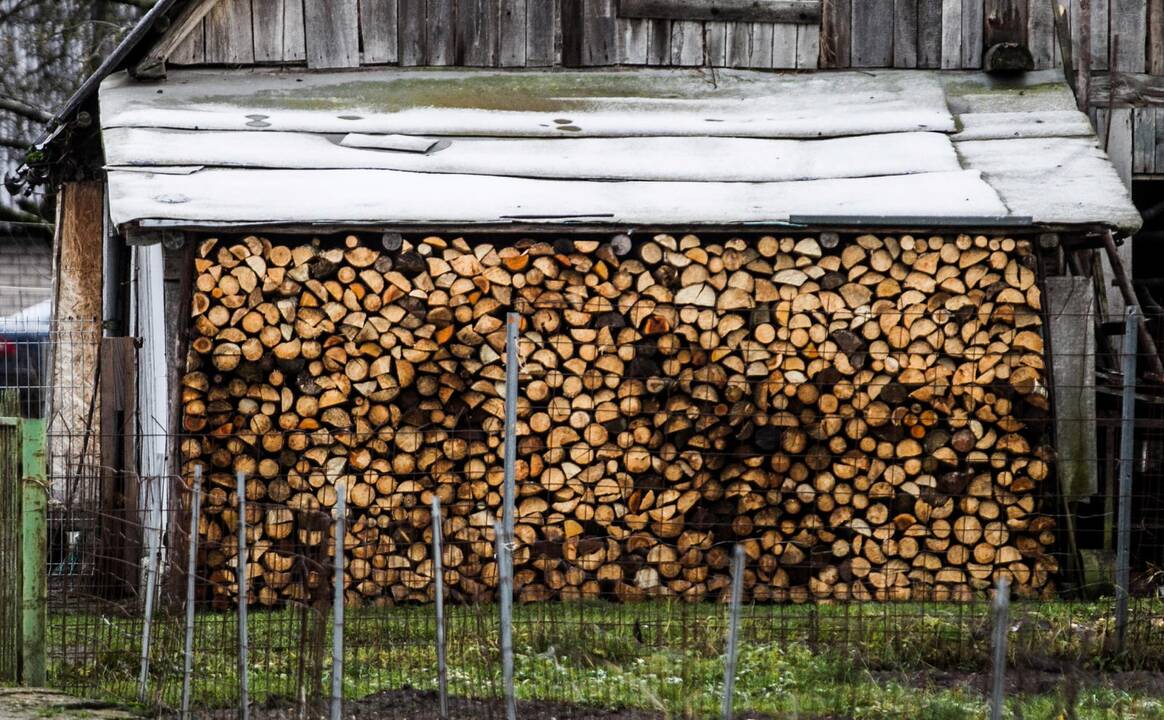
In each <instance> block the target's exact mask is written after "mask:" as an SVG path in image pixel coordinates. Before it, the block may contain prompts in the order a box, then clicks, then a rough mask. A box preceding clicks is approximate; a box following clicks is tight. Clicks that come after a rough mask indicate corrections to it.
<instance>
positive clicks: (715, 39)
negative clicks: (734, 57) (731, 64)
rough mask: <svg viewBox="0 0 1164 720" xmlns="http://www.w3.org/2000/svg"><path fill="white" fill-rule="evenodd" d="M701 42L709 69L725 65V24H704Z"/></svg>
mask: <svg viewBox="0 0 1164 720" xmlns="http://www.w3.org/2000/svg"><path fill="white" fill-rule="evenodd" d="M703 41H704V43H705V45H706V49H705V53H706V64H707V65H710V66H711V67H724V66H725V65H727V23H724V22H707V23H704V25H703Z"/></svg>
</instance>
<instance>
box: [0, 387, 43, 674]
mask: <svg viewBox="0 0 1164 720" xmlns="http://www.w3.org/2000/svg"><path fill="white" fill-rule="evenodd" d="M18 409H19V401H18V399H17V396H16V393H14V392H11V391H8V392H4V393H2V394H0V683H24V684H26V685H38V686H39V685H43V684H44V682H45V627H46V625H47V607H48V588H47V575H48V557H47V554H48V546H47V543H48V533H47V526H46V515H47V511H48V486H47V484H46V480H45V459H44V448H45V442H44V430H45V427H44V421H43V420H21V419H20V418H19V417H17V411H18Z"/></svg>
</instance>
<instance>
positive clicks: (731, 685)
mask: <svg viewBox="0 0 1164 720" xmlns="http://www.w3.org/2000/svg"><path fill="white" fill-rule="evenodd" d="M743 595H744V546H743V545H736V546H735V548H734V549H733V550H732V594H731V605H730V606H729V611H728V612H729V619H728V638H727V654H726V656H725V657H724V669H723V705H722V706H721V714H722V715H723V720H732V715H733V712H734V711H733V707H732V699H733V696H734V695H735V691H736V659H737V658H738V656H739V632H740V606H741V605H742V604H743Z"/></svg>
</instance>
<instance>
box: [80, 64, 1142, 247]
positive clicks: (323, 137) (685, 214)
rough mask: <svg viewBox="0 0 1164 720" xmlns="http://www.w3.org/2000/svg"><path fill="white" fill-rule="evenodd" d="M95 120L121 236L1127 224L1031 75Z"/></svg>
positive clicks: (534, 82)
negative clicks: (308, 228) (439, 228)
mask: <svg viewBox="0 0 1164 720" xmlns="http://www.w3.org/2000/svg"><path fill="white" fill-rule="evenodd" d="M101 105H102V108H101V109H102V113H101V117H102V124H103V128H104V141H105V146H106V156H107V162H108V164H109V170H110V188H111V198H110V205H111V211H112V214H113V218H114V221H115V222H116V223H118V224H125V223H132V222H136V221H148V220H157V221H165V222H172V223H176V224H188V225H204V226H213V225H232V224H255V225H265V224H290V223H294V224H304V223H306V224H311V223H320V224H367V225H377V224H383V225H395V224H401V225H403V224H422V225H444V224H448V225H477V224H481V225H497V224H506V223H514V222H521V223H523V224H535V223H547V224H560V223H565V222H586V223H587V224H609V225H613V226H625V225H673V224H717V225H733V224H741V225H742V224H765V223H771V224H778V223H782V222H787V221H789V219H790V218H792V217H794V216H816V217H820V216H841V215H843V216H847V217H850V218H851V217H853V216H858V217H867V218H869V223H870V224H876V218H877V217H886V216H894V217H906V216H916V217H926V218H935V219H941V218H975V217H980V218H996V219H1002V220H1006V219H1018V218H1032V219H1033V220H1034V221H1035V222H1036V223H1040V224H1045V225H1051V226H1083V225H1088V226H1095V225H1105V226H1109V227H1113V228H1117V229H1120V230H1123V231H1130V230H1132V229H1134V228H1136V227H1138V225H1139V223H1140V218H1139V214H1138V213H1137V212H1136V209H1135V207H1134V206H1133V205H1132V203H1131V200H1130V198H1129V197H1128V193H1127V191H1126V189H1125V188H1124V185H1123V183H1122V182H1121V181H1120V179H1119V177H1118V176H1117V174H1116V172H1115V170H1114V169H1113V168H1112V167H1111V164H1110V163H1109V162H1108V160H1107V158H1106V156H1105V155H1104V154H1103V152H1102V151H1101V150H1099V147H1098V141H1097V140H1096V138H1095V136H1094V134H1093V133H1092V132H1091V129H1090V125H1089V123H1088V121H1087V118H1086V117H1085V116H1083V115H1082V114H1081V113H1079V112H1077V111H1075V110H1074V109H1073V106H1072V100H1071V94H1070V91H1069V90H1068V89H1067V88H1066V86H1064V85H1062V84H1061V83H1058V82H1053V76H1052V75H1048V74H1040V73H1035V74H1030V75H1028V76H1026V77H1024V78H1022V79H1019V80H1015V81H1011V82H1009V83H1001V82H999V81H997V80H995V79H992V78H989V77H987V76H985V75H982V74H977V73H940V72H929V71H884V72H873V73H869V72H836V73H818V74H812V75H804V74H800V75H781V74H772V73H761V72H750V71H735V70H732V71H719V72H716V73H714V74H712V73H708V72H705V71H701V70H602V71H497V70H479V71H474V70H431V69H422V70H412V69H388V70H371V71H360V72H350V73H327V74H309V73H300V72H272V71H255V70H245V71H228V70H219V71H207V70H199V71H186V72H174V73H172V74H171V79H170V80H169V81H168V82H166V83H165V84H164V85H160V86H159V85H146V84H139V83H135V82H133V81H132V80H130V79H129V78H127V77H125V76H115V77H112V78H110V79H109V80H107V81H106V82H105V85H104V86H103V88H102V91H101ZM402 136H403V137H402ZM425 150H427V152H425Z"/></svg>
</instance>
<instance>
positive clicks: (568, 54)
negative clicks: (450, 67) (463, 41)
mask: <svg viewBox="0 0 1164 720" xmlns="http://www.w3.org/2000/svg"><path fill="white" fill-rule="evenodd" d="M462 2H464V0H462ZM561 2H562V13H561V19H560V22H559V25H560V26H561V28H562V64H563V65H565V66H566V67H578V66H580V65H581V64H582V46H583V44H584V43H585V38H583V23H582V12H583V6H582V0H561ZM462 20H463V18H462V17H461V16H460V15H458V17H457V26H458V27H460V26H461V21H462ZM457 42H458V57H459V56H460V50H459V45H460V40H458V41H457Z"/></svg>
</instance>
